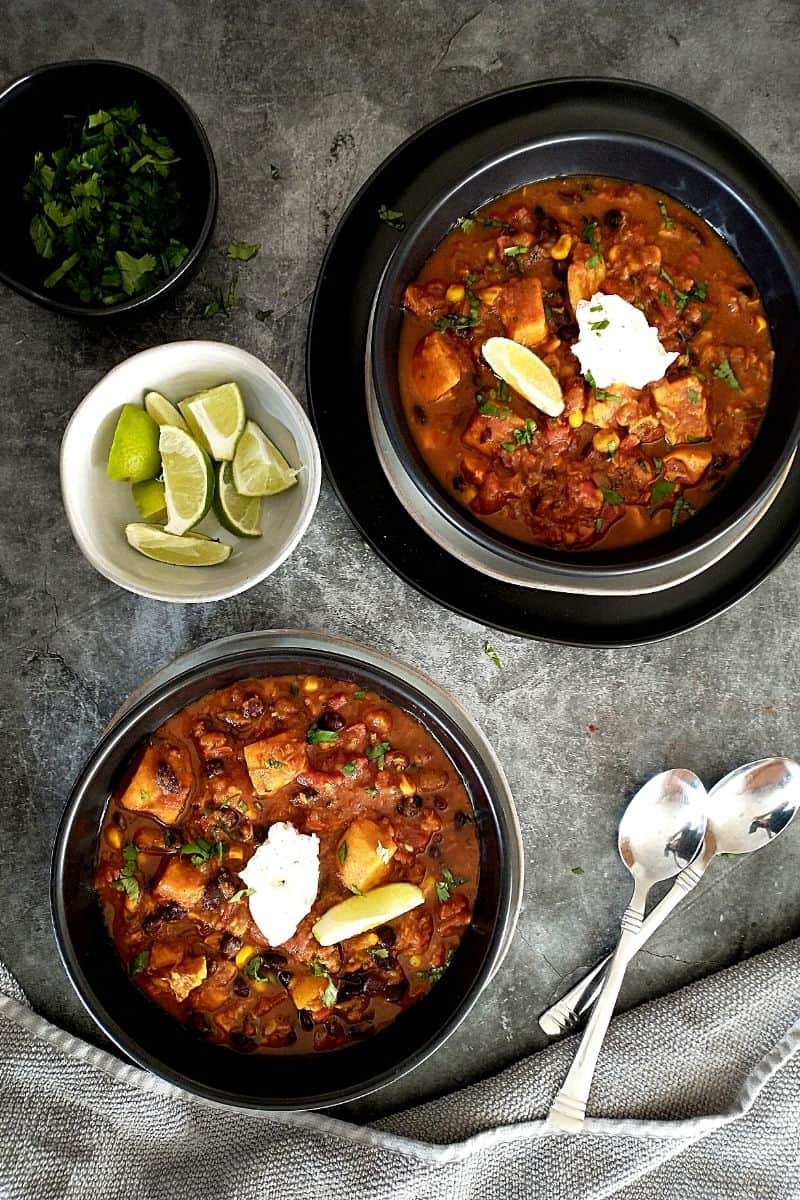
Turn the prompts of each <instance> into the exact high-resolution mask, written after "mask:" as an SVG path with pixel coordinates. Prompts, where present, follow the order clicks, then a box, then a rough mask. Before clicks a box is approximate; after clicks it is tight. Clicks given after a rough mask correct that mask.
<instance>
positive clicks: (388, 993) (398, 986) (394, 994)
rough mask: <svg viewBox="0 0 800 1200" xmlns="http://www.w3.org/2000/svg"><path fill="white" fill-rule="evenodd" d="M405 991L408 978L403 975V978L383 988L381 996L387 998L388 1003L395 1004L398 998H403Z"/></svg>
mask: <svg viewBox="0 0 800 1200" xmlns="http://www.w3.org/2000/svg"><path fill="white" fill-rule="evenodd" d="M407 991H408V980H407V979H406V977H405V975H404V976H403V978H402V979H401V980H400V981H399V983H393V984H391V985H390V986H389V987H387V988H385V989H384V992H383V998H384V1000H387V1001H388V1002H389V1003H390V1004H397V1002H398V1001H399V1000H402V999H403V996H405V994H406V992H407Z"/></svg>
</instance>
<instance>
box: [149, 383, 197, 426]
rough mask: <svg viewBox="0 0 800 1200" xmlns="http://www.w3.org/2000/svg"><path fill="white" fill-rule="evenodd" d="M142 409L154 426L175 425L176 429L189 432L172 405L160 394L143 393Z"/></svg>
mask: <svg viewBox="0 0 800 1200" xmlns="http://www.w3.org/2000/svg"><path fill="white" fill-rule="evenodd" d="M144 407H145V410H146V412H148V413H149V414H150V416H151V417H152V418H153V420H154V421H155V423H156V425H176V426H177V427H178V429H185V430H186V432H187V433H188V432H189V426H188V425H187V424H186V422H185V421H184V419H183V417H182V416H181V414H180V413H179V412H178V410H177V408H176V407H175V405H174V404H172V403H171V402H170V401H169V400H168V399H167V397H166V396H162V395H161V392H145V394H144Z"/></svg>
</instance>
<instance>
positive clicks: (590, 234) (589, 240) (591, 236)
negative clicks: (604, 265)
mask: <svg viewBox="0 0 800 1200" xmlns="http://www.w3.org/2000/svg"><path fill="white" fill-rule="evenodd" d="M582 238H583V241H584V242H586V244H587V245H589V246H591V247H592V249H593V250H594V252H595V254H599V253H600V247H599V246H598V244H597V221H587V222H586V224H585V225H584V227H583V234H582Z"/></svg>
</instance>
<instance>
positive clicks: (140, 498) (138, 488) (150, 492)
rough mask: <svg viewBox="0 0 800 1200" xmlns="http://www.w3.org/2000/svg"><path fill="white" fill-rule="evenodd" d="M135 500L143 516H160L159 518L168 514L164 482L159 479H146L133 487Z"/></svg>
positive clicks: (149, 517) (146, 517) (150, 518)
mask: <svg viewBox="0 0 800 1200" xmlns="http://www.w3.org/2000/svg"><path fill="white" fill-rule="evenodd" d="M131 491H132V492H133V502H134V504H135V505H136V507H137V508H138V510H139V513H140V515H141V516H143V517H144V518H145V519H146V520H152V519H153V518H154V517H158V518H159V520H160V519H161V518H162V517H166V515H167V501H166V499H165V497H164V484H163V483H162V482H161V481H160V480H159V479H144V480H142V482H141V483H134V484H133V486H132V487H131Z"/></svg>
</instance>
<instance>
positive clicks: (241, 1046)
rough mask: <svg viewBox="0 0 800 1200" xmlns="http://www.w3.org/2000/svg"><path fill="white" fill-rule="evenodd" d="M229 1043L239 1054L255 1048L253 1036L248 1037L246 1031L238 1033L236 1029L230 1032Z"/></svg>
mask: <svg viewBox="0 0 800 1200" xmlns="http://www.w3.org/2000/svg"><path fill="white" fill-rule="evenodd" d="M231 1045H232V1046H233V1048H234V1050H238V1051H239V1053H240V1054H252V1052H253V1051H254V1050H255V1048H256V1042H255V1038H251V1037H248V1036H247V1034H246V1033H240V1032H239V1031H238V1029H236V1030H234V1032H233V1033H232V1034H231Z"/></svg>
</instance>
